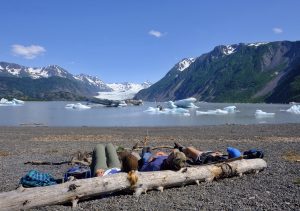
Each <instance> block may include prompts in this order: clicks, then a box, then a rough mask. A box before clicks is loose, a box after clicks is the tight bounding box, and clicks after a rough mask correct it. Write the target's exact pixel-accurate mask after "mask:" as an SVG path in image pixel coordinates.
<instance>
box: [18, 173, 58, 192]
mask: <svg viewBox="0 0 300 211" xmlns="http://www.w3.org/2000/svg"><path fill="white" fill-rule="evenodd" d="M20 184H22V186H23V187H26V188H30V187H41V186H48V185H56V184H57V183H56V180H55V179H54V178H53V177H52V176H51V175H50V174H47V173H42V172H39V171H37V170H30V171H29V172H28V173H27V174H26V175H25V176H24V177H22V178H21V180H20Z"/></svg>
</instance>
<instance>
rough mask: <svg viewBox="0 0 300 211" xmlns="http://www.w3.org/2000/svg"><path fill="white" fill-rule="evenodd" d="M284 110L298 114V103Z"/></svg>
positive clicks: (299, 106) (299, 109) (299, 108)
mask: <svg viewBox="0 0 300 211" xmlns="http://www.w3.org/2000/svg"><path fill="white" fill-rule="evenodd" d="M286 111H287V112H290V113H293V114H300V105H292V107H290V108H289V109H287V110H286Z"/></svg>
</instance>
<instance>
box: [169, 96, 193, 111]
mask: <svg viewBox="0 0 300 211" xmlns="http://www.w3.org/2000/svg"><path fill="white" fill-rule="evenodd" d="M196 101H197V100H196V98H194V97H190V98H186V99H182V100H176V101H175V102H174V105H176V106H177V107H180V108H198V107H197V106H196V105H195V104H194V103H195V102H196Z"/></svg>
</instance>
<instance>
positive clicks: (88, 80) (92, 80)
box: [73, 74, 108, 89]
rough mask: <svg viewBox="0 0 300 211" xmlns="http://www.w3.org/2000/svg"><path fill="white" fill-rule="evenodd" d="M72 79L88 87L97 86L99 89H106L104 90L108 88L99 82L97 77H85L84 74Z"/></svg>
mask: <svg viewBox="0 0 300 211" xmlns="http://www.w3.org/2000/svg"><path fill="white" fill-rule="evenodd" d="M73 78H74V79H75V80H78V81H82V82H85V83H88V84H89V85H92V86H97V87H99V88H104V87H106V89H107V88H108V87H107V85H106V84H105V83H104V82H103V81H102V80H100V79H99V78H98V77H96V76H90V75H86V74H80V75H75V76H73Z"/></svg>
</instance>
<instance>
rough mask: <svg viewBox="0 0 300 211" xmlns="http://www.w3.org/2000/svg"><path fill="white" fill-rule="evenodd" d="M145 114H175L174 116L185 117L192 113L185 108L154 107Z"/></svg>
mask: <svg viewBox="0 0 300 211" xmlns="http://www.w3.org/2000/svg"><path fill="white" fill-rule="evenodd" d="M144 112H148V113H150V114H174V115H183V116H190V112H189V110H187V109H184V108H173V109H170V108H164V109H161V108H154V107H149V108H148V109H147V110H145V111H144Z"/></svg>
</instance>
